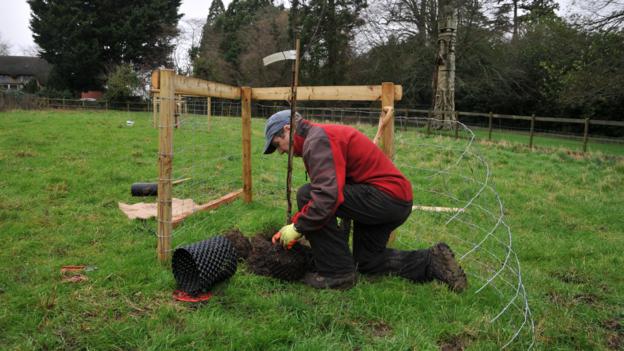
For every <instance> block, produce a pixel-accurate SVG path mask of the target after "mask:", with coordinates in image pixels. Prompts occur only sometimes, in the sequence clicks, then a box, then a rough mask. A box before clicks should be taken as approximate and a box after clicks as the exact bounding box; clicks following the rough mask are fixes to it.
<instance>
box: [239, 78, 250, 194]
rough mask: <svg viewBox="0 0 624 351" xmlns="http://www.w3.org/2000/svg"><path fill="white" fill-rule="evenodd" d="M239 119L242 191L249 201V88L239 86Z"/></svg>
mask: <svg viewBox="0 0 624 351" xmlns="http://www.w3.org/2000/svg"><path fill="white" fill-rule="evenodd" d="M241 119H242V123H243V126H242V127H243V128H242V130H243V193H244V195H245V196H244V198H245V202H247V203H249V202H251V196H252V194H251V185H252V182H251V88H250V87H242V88H241Z"/></svg>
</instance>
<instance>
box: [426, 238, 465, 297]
mask: <svg viewBox="0 0 624 351" xmlns="http://www.w3.org/2000/svg"><path fill="white" fill-rule="evenodd" d="M432 254H433V255H436V256H438V257H442V258H443V259H444V263H445V264H444V267H446V270H445V272H444V279H443V280H444V282H445V283H446V284H447V285H448V287H449V288H450V289H451V290H452V291H454V292H457V293H460V292H462V291H464V290H466V288H467V287H468V279H466V273H464V270H463V269H462V268H461V267H460V265H459V264H458V263H457V260H455V254H454V253H453V250H451V248H450V247H449V246H448V245H446V244H445V243H438V244H436V245H435V246H434V247H433V251H432Z"/></svg>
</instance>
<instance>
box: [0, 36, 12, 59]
mask: <svg viewBox="0 0 624 351" xmlns="http://www.w3.org/2000/svg"><path fill="white" fill-rule="evenodd" d="M10 51H11V45H10V44H9V43H7V42H6V41H5V40H4V39H2V37H0V56H7V55H9V53H10Z"/></svg>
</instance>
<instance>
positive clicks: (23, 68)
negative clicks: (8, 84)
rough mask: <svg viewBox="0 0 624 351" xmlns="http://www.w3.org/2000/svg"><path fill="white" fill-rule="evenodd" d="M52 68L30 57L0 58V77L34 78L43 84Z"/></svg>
mask: <svg viewBox="0 0 624 351" xmlns="http://www.w3.org/2000/svg"><path fill="white" fill-rule="evenodd" d="M51 69H52V66H51V65H50V64H49V63H48V62H47V61H46V60H44V59H42V58H39V57H30V56H0V75H7V76H12V77H17V76H34V77H35V78H37V80H38V81H39V82H40V83H45V82H46V81H47V79H48V75H49V74H50V70H51Z"/></svg>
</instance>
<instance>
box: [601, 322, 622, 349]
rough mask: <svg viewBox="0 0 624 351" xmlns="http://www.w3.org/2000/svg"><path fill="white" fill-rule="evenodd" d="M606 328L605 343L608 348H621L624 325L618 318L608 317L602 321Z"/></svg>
mask: <svg viewBox="0 0 624 351" xmlns="http://www.w3.org/2000/svg"><path fill="white" fill-rule="evenodd" d="M602 325H603V327H604V328H605V329H606V330H607V335H606V340H605V342H606V344H607V347H608V348H609V349H610V350H622V347H624V326H622V323H620V321H619V320H618V319H615V318H614V319H608V320H606V321H604V322H603V323H602Z"/></svg>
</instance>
